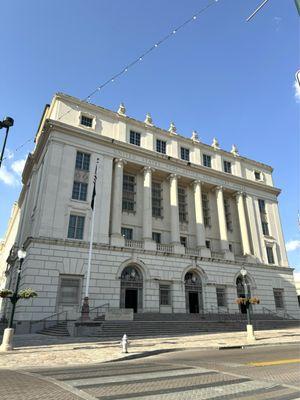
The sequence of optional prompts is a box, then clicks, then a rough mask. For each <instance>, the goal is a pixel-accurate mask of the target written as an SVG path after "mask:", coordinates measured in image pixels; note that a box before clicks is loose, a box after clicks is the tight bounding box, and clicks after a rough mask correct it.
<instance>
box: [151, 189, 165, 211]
mask: <svg viewBox="0 0 300 400" xmlns="http://www.w3.org/2000/svg"><path fill="white" fill-rule="evenodd" d="M162 204H163V198H162V188H161V184H160V183H159V182H152V216H153V217H155V218H162V212H163V207H162Z"/></svg>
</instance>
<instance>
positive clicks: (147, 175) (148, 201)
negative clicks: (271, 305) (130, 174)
mask: <svg viewBox="0 0 300 400" xmlns="http://www.w3.org/2000/svg"><path fill="white" fill-rule="evenodd" d="M143 172H144V185H143V186H144V189H143V192H144V199H143V240H144V249H145V250H156V243H155V242H154V241H153V240H152V172H153V168H151V167H145V168H143Z"/></svg>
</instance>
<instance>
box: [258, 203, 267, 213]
mask: <svg viewBox="0 0 300 400" xmlns="http://www.w3.org/2000/svg"><path fill="white" fill-rule="evenodd" d="M258 207H259V211H260V213H262V214H266V203H265V201H264V200H262V199H258Z"/></svg>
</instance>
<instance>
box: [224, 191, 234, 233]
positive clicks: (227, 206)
mask: <svg viewBox="0 0 300 400" xmlns="http://www.w3.org/2000/svg"><path fill="white" fill-rule="evenodd" d="M224 210H225V219H226V226H227V230H228V231H232V219H231V212H230V202H229V199H226V198H224Z"/></svg>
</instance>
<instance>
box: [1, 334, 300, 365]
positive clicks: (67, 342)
mask: <svg viewBox="0 0 300 400" xmlns="http://www.w3.org/2000/svg"><path fill="white" fill-rule="evenodd" d="M256 338H257V340H256V341H255V343H254V345H270V344H284V343H297V342H298V343H300V328H292V329H284V330H271V331H259V332H257V333H256ZM129 340H130V337H129ZM120 341H121V338H120ZM120 341H115V340H112V341H103V340H102V341H99V339H98V338H88V337H86V338H56V337H51V336H44V335H38V334H32V335H16V336H15V337H14V346H15V349H14V350H13V351H11V352H7V353H0V369H1V368H2V369H3V368H12V369H23V368H28V367H47V368H50V367H56V366H66V365H68V366H70V365H81V364H92V363H100V362H105V361H112V360H116V359H120V358H122V357H126V356H128V355H130V356H131V355H135V356H137V357H139V356H140V357H143V356H146V355H147V353H148V354H149V352H156V351H157V352H159V351H175V350H183V349H191V348H198V349H199V348H203V349H204V348H219V347H227V346H245V345H249V344H250V343H248V342H247V339H246V333H245V332H231V333H218V334H200V335H193V336H179V337H178V336H177V337H160V338H153V339H151V338H144V339H132V340H130V347H129V354H122V353H121V346H120ZM252 344H253V343H251V345H252Z"/></svg>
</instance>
